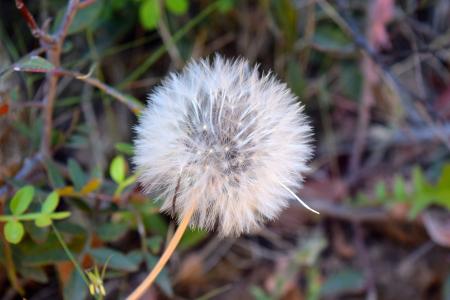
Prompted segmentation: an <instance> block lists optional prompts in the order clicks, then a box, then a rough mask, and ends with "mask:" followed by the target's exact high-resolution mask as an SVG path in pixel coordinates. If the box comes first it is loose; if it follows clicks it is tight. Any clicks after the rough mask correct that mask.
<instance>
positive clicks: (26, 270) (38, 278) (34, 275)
mask: <svg viewBox="0 0 450 300" xmlns="http://www.w3.org/2000/svg"><path fill="white" fill-rule="evenodd" d="M18 269H19V272H20V275H22V276H23V277H24V278H27V279H31V280H33V281H35V282H38V283H48V277H47V273H45V271H44V270H43V268H40V267H25V266H19V268H18Z"/></svg>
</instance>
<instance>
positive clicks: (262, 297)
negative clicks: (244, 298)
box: [250, 285, 273, 300]
mask: <svg viewBox="0 0 450 300" xmlns="http://www.w3.org/2000/svg"><path fill="white" fill-rule="evenodd" d="M250 293H251V294H252V296H253V297H254V298H255V300H273V299H272V297H270V295H269V294H267V293H266V292H265V291H264V290H263V289H262V288H260V287H259V286H256V285H253V286H251V287H250Z"/></svg>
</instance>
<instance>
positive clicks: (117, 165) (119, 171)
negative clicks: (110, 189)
mask: <svg viewBox="0 0 450 300" xmlns="http://www.w3.org/2000/svg"><path fill="white" fill-rule="evenodd" d="M125 167H126V163H125V158H123V156H121V155H119V156H116V157H115V158H114V159H113V161H112V162H111V166H110V167H109V175H110V176H111V178H112V179H113V180H114V181H115V182H116V183H121V182H122V181H123V180H124V179H125Z"/></svg>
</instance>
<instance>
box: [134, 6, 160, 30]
mask: <svg viewBox="0 0 450 300" xmlns="http://www.w3.org/2000/svg"><path fill="white" fill-rule="evenodd" d="M160 17H161V14H160V11H159V4H158V0H144V1H142V4H141V6H140V8H139V18H140V21H141V24H142V26H143V27H144V28H145V29H150V30H151V29H155V28H156V27H157V26H158V22H159V18H160Z"/></svg>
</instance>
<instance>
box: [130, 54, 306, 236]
mask: <svg viewBox="0 0 450 300" xmlns="http://www.w3.org/2000/svg"><path fill="white" fill-rule="evenodd" d="M136 133H137V137H136V140H135V148H136V151H135V157H134V163H135V165H136V167H137V168H138V170H139V172H140V174H141V175H140V177H139V181H140V183H141V184H142V186H143V187H144V189H145V191H146V192H148V193H156V194H157V195H158V198H159V199H162V200H163V204H162V210H164V211H166V212H170V211H171V210H172V206H173V205H175V211H176V213H177V215H178V218H179V219H181V218H182V217H183V215H185V214H186V212H187V210H188V209H189V208H190V207H191V205H192V204H193V201H196V202H195V205H196V207H197V208H196V210H195V212H194V215H193V218H192V220H191V225H192V226H194V227H199V228H202V229H208V230H210V229H214V228H216V229H217V230H218V231H219V233H220V234H221V235H224V236H227V235H235V236H236V235H239V234H241V233H247V232H251V231H254V230H255V229H257V228H259V227H260V226H261V224H263V223H264V222H265V221H267V220H270V219H273V218H275V217H276V216H277V215H278V214H279V212H280V211H281V210H282V209H283V208H284V207H286V206H287V203H288V199H289V198H291V197H292V195H291V194H290V192H289V191H288V190H287V189H286V188H285V187H288V188H289V189H291V190H295V189H297V188H299V187H300V186H301V182H302V174H303V173H304V172H305V171H306V170H307V169H308V167H307V162H308V160H309V158H310V157H311V152H312V147H311V145H310V136H311V134H312V131H311V128H310V126H309V125H308V122H307V118H306V116H305V115H304V113H303V106H301V105H300V104H299V102H298V100H297V99H296V97H295V96H294V95H293V94H292V92H291V91H290V90H289V89H288V88H287V86H286V85H285V84H283V83H281V82H280V81H278V80H277V79H276V78H275V77H274V76H273V75H272V74H263V75H261V74H260V72H259V70H258V67H251V66H250V64H249V63H248V62H247V61H245V60H243V59H238V60H225V59H223V58H221V57H220V56H216V57H215V58H214V59H213V60H211V61H209V60H200V61H198V62H191V63H189V64H188V66H187V67H186V68H185V69H184V71H182V72H181V73H179V74H175V73H174V74H171V75H169V76H168V78H167V79H165V80H164V82H163V83H162V84H161V85H160V86H159V87H157V88H156V89H155V90H154V91H153V93H151V94H150V96H149V101H148V106H147V107H146V109H145V110H144V111H143V113H142V115H141V117H140V121H139V125H138V126H137V127H136ZM175 193H176V201H175V203H173V199H174V194H175Z"/></svg>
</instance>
